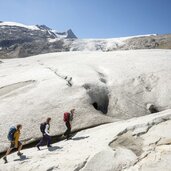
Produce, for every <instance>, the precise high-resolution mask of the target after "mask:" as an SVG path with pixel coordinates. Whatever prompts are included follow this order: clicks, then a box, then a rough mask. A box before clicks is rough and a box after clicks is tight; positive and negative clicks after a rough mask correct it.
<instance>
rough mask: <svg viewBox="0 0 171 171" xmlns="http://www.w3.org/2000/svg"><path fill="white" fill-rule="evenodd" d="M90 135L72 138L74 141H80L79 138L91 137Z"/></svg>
mask: <svg viewBox="0 0 171 171" xmlns="http://www.w3.org/2000/svg"><path fill="white" fill-rule="evenodd" d="M89 137H90V136H85V137H76V138H72V140H74V141H79V140H84V139H86V138H89Z"/></svg>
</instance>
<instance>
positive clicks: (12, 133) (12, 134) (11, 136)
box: [7, 126, 17, 141]
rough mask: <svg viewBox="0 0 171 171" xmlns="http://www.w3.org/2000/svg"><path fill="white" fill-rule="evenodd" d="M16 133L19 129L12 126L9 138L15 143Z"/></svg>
mask: <svg viewBox="0 0 171 171" xmlns="http://www.w3.org/2000/svg"><path fill="white" fill-rule="evenodd" d="M16 131H17V129H16V128H15V127H14V126H12V127H11V128H10V129H9V132H8V136H7V138H8V140H9V141H13V140H14V134H15V132H16Z"/></svg>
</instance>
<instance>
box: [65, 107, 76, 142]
mask: <svg viewBox="0 0 171 171" xmlns="http://www.w3.org/2000/svg"><path fill="white" fill-rule="evenodd" d="M74 113H75V109H72V110H71V111H70V113H69V112H65V113H64V122H65V125H66V127H67V130H66V131H65V133H64V136H65V137H66V138H67V140H69V139H71V136H70V134H71V122H72V120H73V116H74Z"/></svg>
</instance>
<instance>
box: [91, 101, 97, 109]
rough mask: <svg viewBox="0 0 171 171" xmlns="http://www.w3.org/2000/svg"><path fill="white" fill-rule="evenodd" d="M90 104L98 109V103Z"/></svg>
mask: <svg viewBox="0 0 171 171" xmlns="http://www.w3.org/2000/svg"><path fill="white" fill-rule="evenodd" d="M92 105H93V106H94V108H95V109H96V110H98V104H97V103H96V102H94V103H93V104H92Z"/></svg>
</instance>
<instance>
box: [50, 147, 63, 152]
mask: <svg viewBox="0 0 171 171" xmlns="http://www.w3.org/2000/svg"><path fill="white" fill-rule="evenodd" d="M62 148H63V147H59V146H53V147H49V148H48V150H49V151H56V150H60V149H62Z"/></svg>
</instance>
